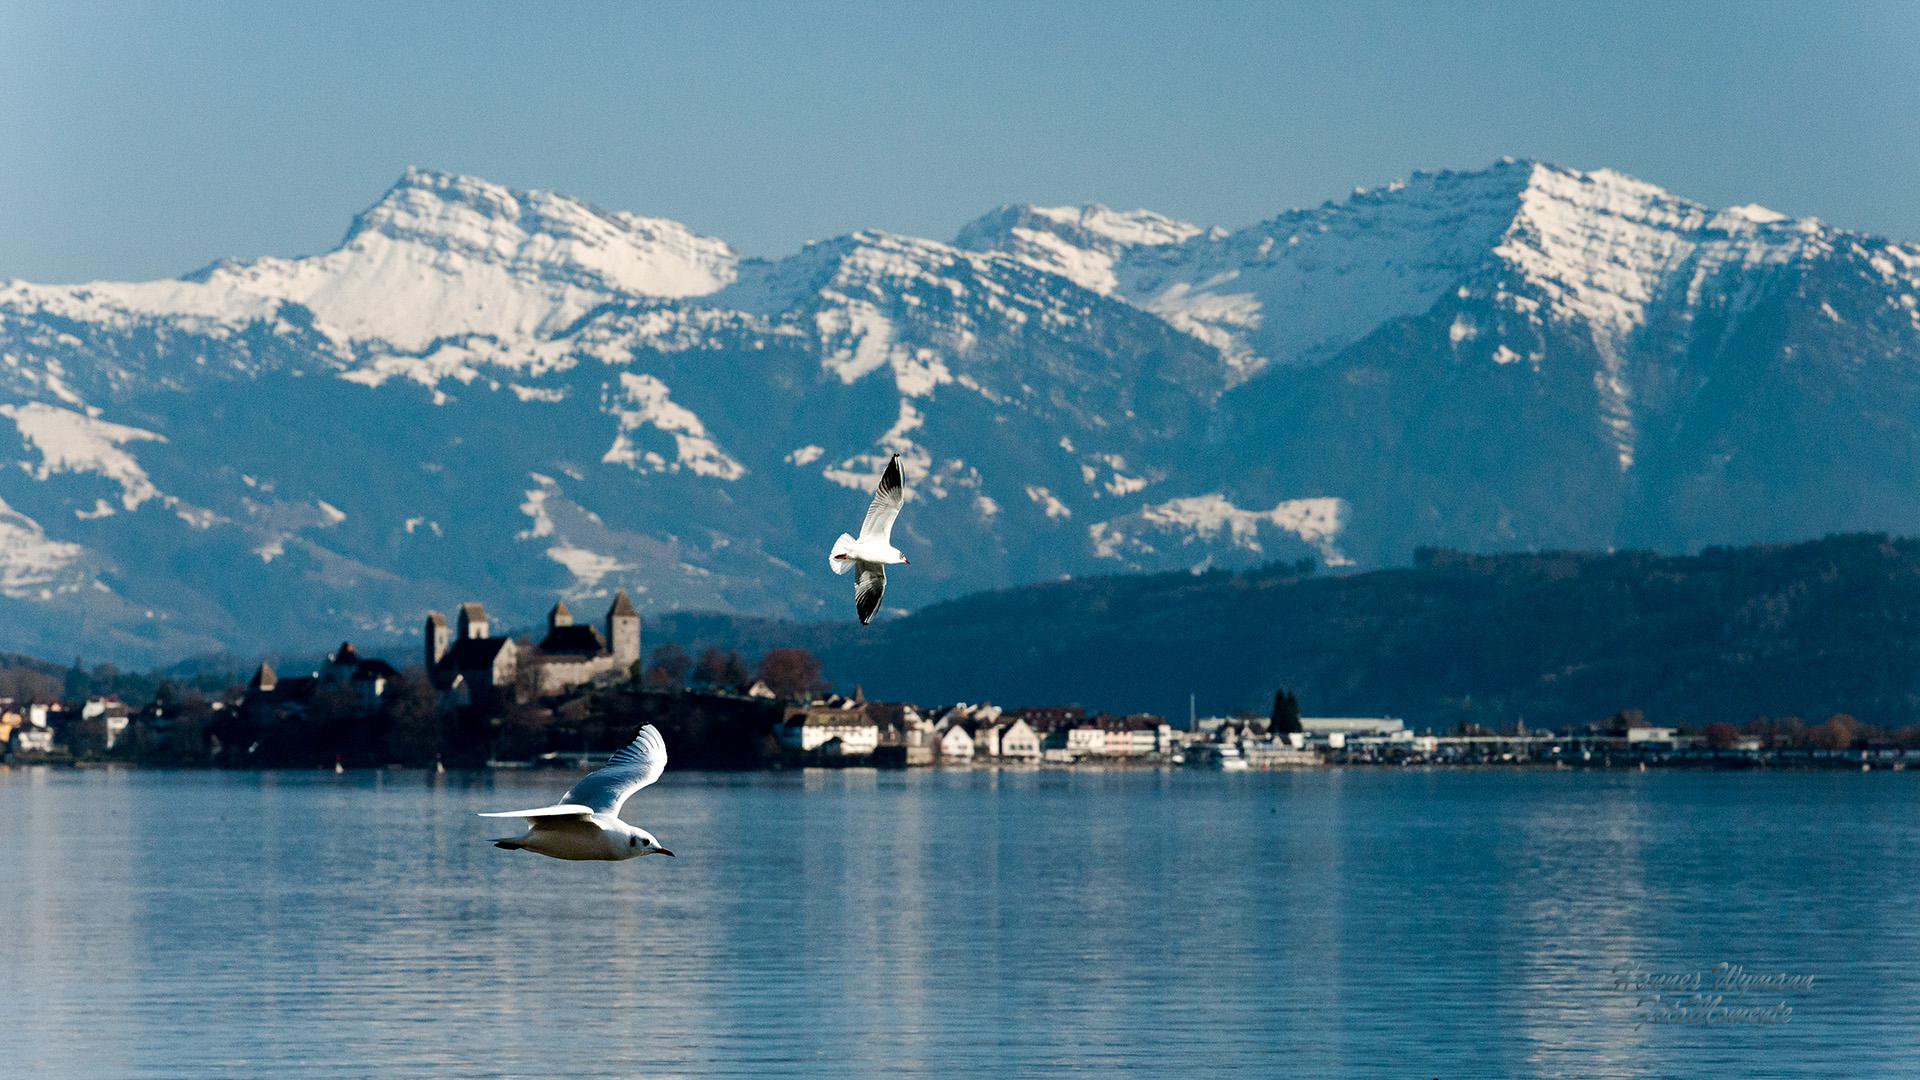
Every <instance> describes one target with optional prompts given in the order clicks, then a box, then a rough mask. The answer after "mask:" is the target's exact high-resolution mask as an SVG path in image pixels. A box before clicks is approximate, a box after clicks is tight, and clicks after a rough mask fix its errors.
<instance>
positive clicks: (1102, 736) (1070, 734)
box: [1056, 724, 1107, 756]
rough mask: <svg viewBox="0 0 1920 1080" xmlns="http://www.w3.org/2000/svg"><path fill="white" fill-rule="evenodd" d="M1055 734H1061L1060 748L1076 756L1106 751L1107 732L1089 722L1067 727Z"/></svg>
mask: <svg viewBox="0 0 1920 1080" xmlns="http://www.w3.org/2000/svg"><path fill="white" fill-rule="evenodd" d="M1056 734H1058V735H1060V736H1061V744H1062V749H1064V750H1066V751H1067V753H1069V754H1073V755H1075V756H1078V755H1081V754H1104V753H1106V752H1107V733H1106V732H1105V731H1104V730H1102V729H1100V728H1097V727H1094V726H1093V725H1091V724H1088V725H1083V726H1081V727H1071V728H1067V729H1065V730H1064V731H1061V732H1056Z"/></svg>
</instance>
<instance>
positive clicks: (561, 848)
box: [477, 724, 673, 860]
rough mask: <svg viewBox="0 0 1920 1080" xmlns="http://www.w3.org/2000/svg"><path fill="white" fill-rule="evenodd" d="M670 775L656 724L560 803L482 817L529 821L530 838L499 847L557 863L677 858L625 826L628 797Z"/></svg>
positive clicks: (502, 840)
mask: <svg viewBox="0 0 1920 1080" xmlns="http://www.w3.org/2000/svg"><path fill="white" fill-rule="evenodd" d="M665 771H667V744H666V742H665V741H664V740H662V739H661V738H660V732H659V730H658V729H656V728H655V727H654V726H653V725H652V724H648V725H647V726H646V727H643V728H641V729H640V734H639V735H636V736H635V737H634V740H633V741H632V742H630V743H628V744H627V747H626V749H624V750H621V751H620V752H619V753H617V754H615V755H613V757H611V758H609V759H607V763H606V765H605V766H604V767H602V768H601V769H599V770H598V771H596V772H591V773H588V774H587V775H586V777H585V778H584V779H582V780H581V781H580V782H579V783H577V784H575V785H573V787H571V788H569V789H567V793H566V794H565V795H562V796H560V801H559V802H557V803H554V804H553V805H552V806H542V807H540V808H538V809H535V810H509V811H507V812H506V813H504V814H480V815H477V816H479V817H517V818H526V819H527V821H528V822H529V823H530V824H532V826H533V827H532V828H531V829H528V830H527V833H526V835H525V836H503V837H499V838H498V839H495V840H494V841H493V846H494V847H503V848H506V849H507V850H509V851H522V850H524V851H532V852H537V853H539V854H541V855H551V856H553V857H554V858H556V859H607V860H614V859H637V858H639V857H640V856H642V855H671V854H673V852H671V851H668V850H667V849H666V848H663V847H661V846H660V842H659V841H658V840H655V839H654V838H653V834H652V833H650V832H648V831H647V830H645V829H636V828H634V827H633V826H631V825H629V824H627V823H626V822H624V821H621V820H620V804H621V803H624V802H626V801H627V796H629V795H631V794H633V793H634V792H636V791H639V790H640V789H641V788H643V787H646V786H647V785H648V784H651V783H653V782H654V781H655V780H658V779H660V774H661V773H663V772H665Z"/></svg>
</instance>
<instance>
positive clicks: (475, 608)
mask: <svg viewBox="0 0 1920 1080" xmlns="http://www.w3.org/2000/svg"><path fill="white" fill-rule="evenodd" d="M486 637H487V609H486V608H484V607H481V606H480V605H479V604H461V605H460V638H461V640H463V641H464V640H466V639H468V638H473V639H475V640H480V641H484V640H486Z"/></svg>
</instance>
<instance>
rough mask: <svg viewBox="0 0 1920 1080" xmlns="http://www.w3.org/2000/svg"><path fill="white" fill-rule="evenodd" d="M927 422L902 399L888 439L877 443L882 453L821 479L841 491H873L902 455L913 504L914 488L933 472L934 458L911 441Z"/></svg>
mask: <svg viewBox="0 0 1920 1080" xmlns="http://www.w3.org/2000/svg"><path fill="white" fill-rule="evenodd" d="M926 422H927V418H926V415H925V414H923V413H922V412H920V410H918V409H916V408H914V407H913V402H912V400H911V399H908V398H901V399H900V415H899V417H898V418H897V419H895V420H894V422H893V426H892V427H890V428H888V429H887V431H886V433H885V434H884V435H881V436H880V438H879V439H877V440H875V445H877V446H878V447H879V448H880V450H879V452H877V453H865V454H855V455H853V456H852V457H850V458H847V459H846V460H844V461H842V462H841V463H840V464H838V465H835V466H831V467H829V468H826V469H823V470H822V471H821V473H820V475H821V476H824V477H826V478H827V479H828V480H831V481H833V482H834V483H836V484H839V485H840V486H841V487H845V488H852V489H854V490H855V491H872V490H874V489H875V488H877V487H879V486H880V477H881V475H882V474H884V473H885V472H886V471H887V463H888V462H889V461H891V460H893V455H895V454H898V455H900V475H901V479H903V480H905V481H906V483H907V484H908V487H907V494H906V497H907V499H909V500H911V499H913V498H914V491H913V487H912V485H913V484H915V483H918V482H919V481H921V480H924V479H926V478H927V476H928V474H929V473H931V472H932V471H933V455H932V454H931V453H929V452H928V450H927V448H926V447H924V446H921V445H920V444H918V443H916V442H914V441H913V439H912V438H910V437H909V433H910V432H912V431H913V430H915V429H916V428H919V427H921V426H922V425H924V424H925V423H926ZM956 464H957V463H956Z"/></svg>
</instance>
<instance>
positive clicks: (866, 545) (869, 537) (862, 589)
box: [829, 454, 908, 625]
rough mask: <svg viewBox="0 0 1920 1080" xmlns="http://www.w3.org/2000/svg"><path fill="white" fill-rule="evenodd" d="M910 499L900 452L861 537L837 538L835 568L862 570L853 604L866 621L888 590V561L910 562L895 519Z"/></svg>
mask: <svg viewBox="0 0 1920 1080" xmlns="http://www.w3.org/2000/svg"><path fill="white" fill-rule="evenodd" d="M906 501H907V489H906V486H905V485H904V484H902V483H901V481H900V455H899V454H895V455H893V460H892V461H889V462H887V471H886V472H884V473H881V474H880V486H879V487H878V488H875V489H874V492H873V504H872V505H870V506H868V507H867V520H866V521H864V522H862V523H861V525H860V538H859V539H858V540H856V539H854V538H853V537H851V536H848V535H847V534H846V533H841V534H840V539H838V540H835V541H834V542H833V558H832V559H831V560H829V562H830V563H831V565H832V566H833V572H834V573H836V574H844V573H846V572H847V571H849V570H858V571H860V576H859V577H857V578H855V579H854V583H853V607H854V610H855V611H858V612H859V613H860V622H861V623H862V624H863V625H864V624H866V623H868V622H871V621H872V620H873V613H874V612H876V611H879V610H880V597H881V596H882V595H883V594H884V593H885V592H886V591H887V564H888V563H903V562H907V561H908V560H907V557H906V556H905V555H902V554H900V549H899V548H897V547H894V546H893V540H892V536H893V519H894V518H897V517H899V516H900V505H901V504H902V503H904V502H906Z"/></svg>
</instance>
